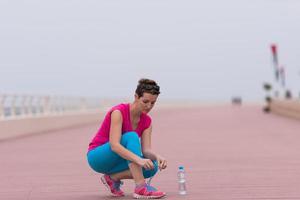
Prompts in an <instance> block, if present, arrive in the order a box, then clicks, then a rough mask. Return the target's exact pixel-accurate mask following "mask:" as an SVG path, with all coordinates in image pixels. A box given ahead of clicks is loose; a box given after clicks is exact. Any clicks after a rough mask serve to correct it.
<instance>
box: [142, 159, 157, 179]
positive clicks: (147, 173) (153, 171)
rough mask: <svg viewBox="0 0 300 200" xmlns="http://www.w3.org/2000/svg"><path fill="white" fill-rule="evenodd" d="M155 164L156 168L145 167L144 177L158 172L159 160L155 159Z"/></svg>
mask: <svg viewBox="0 0 300 200" xmlns="http://www.w3.org/2000/svg"><path fill="white" fill-rule="evenodd" d="M153 164H154V169H152V170H145V169H143V175H144V178H150V177H152V176H154V175H155V174H156V173H157V171H158V165H157V162H156V161H153Z"/></svg>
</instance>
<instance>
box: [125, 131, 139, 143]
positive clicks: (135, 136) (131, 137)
mask: <svg viewBox="0 0 300 200" xmlns="http://www.w3.org/2000/svg"><path fill="white" fill-rule="evenodd" d="M128 140H130V141H132V140H136V141H139V136H138V134H137V133H136V132H134V131H130V132H126V133H124V134H123V135H122V137H121V143H126V142H127V141H128Z"/></svg>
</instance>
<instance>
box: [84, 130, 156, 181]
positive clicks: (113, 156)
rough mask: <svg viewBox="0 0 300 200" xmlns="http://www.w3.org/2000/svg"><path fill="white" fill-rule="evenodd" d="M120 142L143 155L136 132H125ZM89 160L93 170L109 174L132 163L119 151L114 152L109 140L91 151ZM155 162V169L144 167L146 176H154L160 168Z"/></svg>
mask: <svg viewBox="0 0 300 200" xmlns="http://www.w3.org/2000/svg"><path fill="white" fill-rule="evenodd" d="M120 143H121V145H122V146H124V147H125V148H126V149H127V150H129V151H131V152H132V153H134V154H135V155H137V156H140V157H143V155H142V151H141V142H140V139H139V136H138V135H137V133H136V132H127V133H124V134H123V135H122V137H121V141H120ZM87 160H88V163H89V165H90V167H91V168H92V169H93V170H95V171H96V172H99V173H102V174H108V175H110V174H115V173H118V172H122V171H126V170H128V169H129V167H128V164H129V163H130V161H128V160H125V159H124V158H122V157H121V156H119V155H118V154H117V153H115V152H113V151H112V150H111V147H110V143H109V142H107V143H105V144H103V145H101V146H99V147H97V148H95V149H93V150H91V151H89V152H88V154H87ZM153 163H154V166H155V167H154V169H153V170H146V169H144V168H143V175H144V177H145V178H149V177H152V176H154V175H155V174H156V172H157V169H158V167H157V162H156V161H153Z"/></svg>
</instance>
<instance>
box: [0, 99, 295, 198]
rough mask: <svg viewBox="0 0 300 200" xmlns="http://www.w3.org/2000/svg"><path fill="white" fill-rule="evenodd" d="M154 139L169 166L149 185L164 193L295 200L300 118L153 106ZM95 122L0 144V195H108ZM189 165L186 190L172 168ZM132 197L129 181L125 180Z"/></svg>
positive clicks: (252, 109) (253, 110) (255, 109)
mask: <svg viewBox="0 0 300 200" xmlns="http://www.w3.org/2000/svg"><path fill="white" fill-rule="evenodd" d="M152 117H153V126H154V128H153V139H154V141H153V146H154V148H155V149H156V150H157V152H160V153H161V154H162V155H164V156H165V157H166V158H168V161H169V166H168V168H167V169H166V170H165V171H163V172H160V173H159V174H158V175H157V176H156V177H155V178H154V179H153V181H152V182H153V185H154V186H157V187H159V188H160V189H161V190H164V191H166V192H167V193H168V196H167V199H170V200H179V199H188V200H201V199H203V200H231V199H236V200H240V199H264V200H266V199H276V200H278V199H282V200H289V199H300V121H296V120H293V119H287V118H283V117H280V116H276V115H268V114H267V115H266V114H264V113H262V112H261V107H259V106H242V107H238V106H237V107H235V106H230V105H228V106H214V107H212V106H210V107H194V108H192V107H189V108H178V109H175V108H164V109H159V108H155V110H154V112H153V113H152ZM97 129H98V124H92V125H89V126H82V127H73V128H69V129H64V130H60V131H55V132H49V133H46V134H41V135H35V136H29V137H24V138H19V139H17V140H10V141H4V142H2V143H0V157H1V165H0V169H1V170H0V199H1V200H104V199H105V200H106V199H112V198H111V197H108V196H107V194H106V192H105V189H104V186H103V185H102V184H100V179H99V177H100V175H99V174H97V173H95V172H93V171H92V170H91V169H90V168H89V166H88V165H87V162H86V157H85V154H86V150H87V146H88V143H89V141H90V139H91V138H92V136H93V135H94V133H95V132H96V130H97ZM180 164H182V165H184V166H185V168H186V171H187V189H188V195H187V196H185V197H181V196H179V195H177V182H176V178H177V177H176V172H177V167H178V166H179V165H180ZM123 188H124V191H125V192H126V197H124V198H122V199H131V193H132V190H133V183H132V182H131V181H129V180H128V181H125V185H124V187H123Z"/></svg>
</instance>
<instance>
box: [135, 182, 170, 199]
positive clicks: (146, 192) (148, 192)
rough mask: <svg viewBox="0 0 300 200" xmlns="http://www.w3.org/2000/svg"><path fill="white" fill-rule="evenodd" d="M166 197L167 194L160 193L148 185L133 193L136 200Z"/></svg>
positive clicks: (138, 187)
mask: <svg viewBox="0 0 300 200" xmlns="http://www.w3.org/2000/svg"><path fill="white" fill-rule="evenodd" d="M164 196H166V193H164V192H161V191H158V190H157V189H156V188H154V187H152V186H150V185H148V184H146V183H145V184H144V185H142V186H137V187H135V190H134V193H133V198H135V199H160V198H163V197H164Z"/></svg>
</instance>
